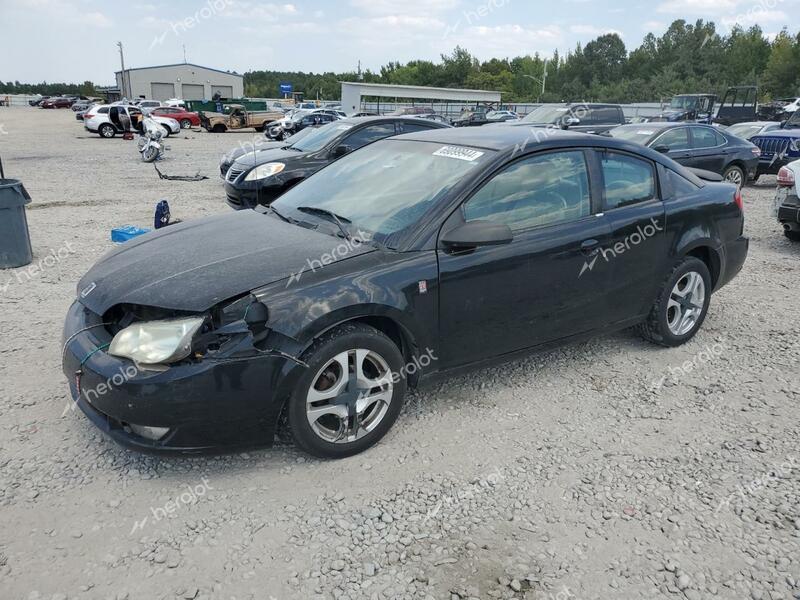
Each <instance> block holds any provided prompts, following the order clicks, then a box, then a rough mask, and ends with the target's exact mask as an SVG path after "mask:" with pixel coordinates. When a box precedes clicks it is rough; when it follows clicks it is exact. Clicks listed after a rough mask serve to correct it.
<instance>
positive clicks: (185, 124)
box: [181, 119, 192, 129]
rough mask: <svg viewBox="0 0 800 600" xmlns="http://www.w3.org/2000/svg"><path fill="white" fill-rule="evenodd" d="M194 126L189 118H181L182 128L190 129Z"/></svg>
mask: <svg viewBox="0 0 800 600" xmlns="http://www.w3.org/2000/svg"><path fill="white" fill-rule="evenodd" d="M191 126H192V122H191V121H190V120H189V119H181V129H189V128H190V127H191Z"/></svg>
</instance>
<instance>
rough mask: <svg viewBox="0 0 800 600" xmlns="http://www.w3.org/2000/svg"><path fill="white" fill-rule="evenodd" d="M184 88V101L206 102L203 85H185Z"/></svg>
mask: <svg viewBox="0 0 800 600" xmlns="http://www.w3.org/2000/svg"><path fill="white" fill-rule="evenodd" d="M182 87H183V99H184V100H205V88H204V87H203V86H202V85H197V84H196V83H184V84H183V86H182Z"/></svg>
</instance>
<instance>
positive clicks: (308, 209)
mask: <svg viewBox="0 0 800 600" xmlns="http://www.w3.org/2000/svg"><path fill="white" fill-rule="evenodd" d="M297 210H299V211H300V212H304V213H307V214H311V215H323V216H326V217H329V219H330V220H331V221H333V222H334V223H336V226H337V227H338V228H339V231H341V232H342V235H343V236H344V239H346V240H347V241H348V242H350V241H352V239H353V236H351V235H350V232H349V231H347V227H345V226H344V223H342V221H345V222H347V223H350V222H351V221H350V219H348V218H347V217H341V216H339V215H337V214H336V213H335V212H332V211H330V210H328V209H327V208H319V207H317V206H299V207H298V208H297Z"/></svg>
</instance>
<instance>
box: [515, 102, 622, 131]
mask: <svg viewBox="0 0 800 600" xmlns="http://www.w3.org/2000/svg"><path fill="white" fill-rule="evenodd" d="M522 123H526V124H527V125H529V126H533V127H547V128H561V129H571V130H573V131H580V132H582V133H605V132H606V131H608V130H609V129H612V128H614V127H616V126H618V125H623V124H624V123H625V115H624V113H623V112H622V107H621V106H620V105H619V104H587V103H578V104H545V105H543V106H540V107H539V108H537V109H535V110H533V111H532V112H530V113H528V114H527V115H525V118H523V119H522Z"/></svg>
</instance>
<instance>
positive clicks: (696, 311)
mask: <svg viewBox="0 0 800 600" xmlns="http://www.w3.org/2000/svg"><path fill="white" fill-rule="evenodd" d="M710 302H711V273H709V271H708V267H707V266H706V264H705V263H704V262H703V261H702V260H700V259H698V258H694V257H692V256H688V257H686V258H684V259H683V260H682V261H680V262H679V263H678V264H677V265H676V266H675V267H674V268H673V269H672V272H671V273H670V274H669V276H668V277H667V278H666V280H665V281H664V285H663V287H662V288H661V291H660V292H659V294H658V297H657V298H656V301H655V303H654V304H653V306H652V308H651V309H650V314H649V315H648V317H647V320H646V321H645V322H644V323H642V324H641V325H640V326H639V331H640V333H641V335H642V337H644V338H645V339H646V340H649V341H651V342H653V343H654V344H660V345H661V346H668V347H674V346H680V345H682V344H685V343H686V342H688V341H689V340H690V339H692V338H693V337H694V336H695V334H697V332H698V331H699V330H700V327H701V326H702V325H703V321H704V320H705V318H706V314H707V313H708V306H709V303H710Z"/></svg>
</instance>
